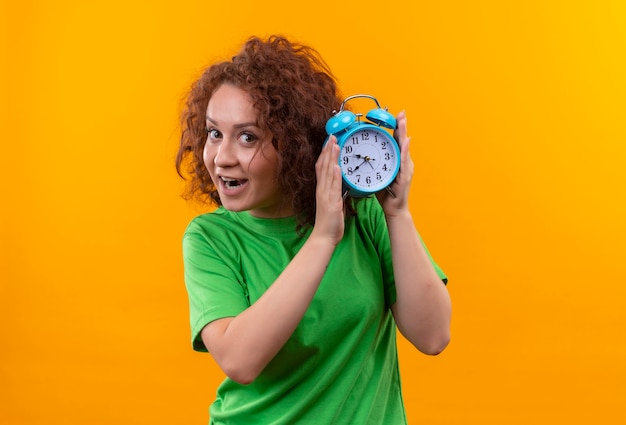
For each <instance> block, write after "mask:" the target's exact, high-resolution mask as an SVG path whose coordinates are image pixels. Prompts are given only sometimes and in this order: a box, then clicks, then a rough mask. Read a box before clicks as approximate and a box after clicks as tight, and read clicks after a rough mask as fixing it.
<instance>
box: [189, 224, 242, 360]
mask: <svg viewBox="0 0 626 425" xmlns="http://www.w3.org/2000/svg"><path fill="white" fill-rule="evenodd" d="M197 227H198V226H193V223H192V224H190V226H189V228H188V229H187V231H186V232H185V234H184V236H183V263H184V270H185V286H186V288H187V295H188V297H189V315H190V324H191V341H192V347H193V349H194V350H196V351H203V352H206V351H208V350H207V348H206V347H205V346H204V343H203V342H202V339H201V338H200V332H201V331H202V329H203V328H204V327H205V326H206V325H207V324H208V323H210V322H212V321H214V320H217V319H221V318H224V317H234V316H237V315H238V314H239V313H241V312H242V311H244V310H245V309H246V308H248V306H249V302H248V297H247V290H246V286H245V284H244V283H243V280H242V278H241V275H240V273H239V272H238V269H237V266H236V264H237V262H236V259H232V258H227V257H226V256H225V255H223V254H220V250H219V249H217V248H216V246H215V245H214V243H212V242H211V240H210V239H209V237H208V235H207V234H206V233H205V232H203V231H202V229H198V228H197Z"/></svg>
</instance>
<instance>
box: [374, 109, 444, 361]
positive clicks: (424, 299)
mask: <svg viewBox="0 0 626 425" xmlns="http://www.w3.org/2000/svg"><path fill="white" fill-rule="evenodd" d="M396 136H397V138H398V141H399V143H400V150H401V158H400V171H399V173H398V176H397V178H396V180H395V182H394V183H393V186H392V190H393V192H394V193H395V194H396V197H392V196H391V195H389V194H388V193H387V192H386V191H382V192H381V193H380V194H379V199H380V202H381V204H382V206H383V209H384V211H385V217H386V220H387V226H388V228H389V239H390V241H391V255H392V259H393V271H394V276H395V282H396V293H397V298H396V302H395V304H393V305H392V307H391V309H392V312H393V315H394V318H395V320H396V323H397V325H398V328H399V329H400V332H402V334H403V335H404V336H405V337H406V338H407V339H408V340H409V341H410V342H411V343H412V344H413V345H414V346H415V347H416V348H417V349H418V350H420V351H421V352H423V353H426V354H432V355H435V354H439V353H440V352H441V351H443V349H444V348H445V347H446V346H447V345H448V342H449V340H450V318H451V303H450V296H449V294H448V291H447V290H446V287H445V285H444V284H443V282H442V281H441V279H440V278H439V276H438V275H437V272H436V271H435V269H434V267H433V266H432V263H431V262H430V259H429V257H428V254H427V253H426V250H425V248H424V246H423V245H422V243H421V240H420V237H419V234H418V233H417V230H416V229H415V226H414V224H413V217H412V215H411V212H410V211H409V208H408V192H409V187H410V184H411V180H412V178H413V161H412V159H411V156H410V153H409V141H410V138H409V137H407V134H406V116H405V114H404V112H401V113H400V114H399V115H398V130H397V134H396Z"/></svg>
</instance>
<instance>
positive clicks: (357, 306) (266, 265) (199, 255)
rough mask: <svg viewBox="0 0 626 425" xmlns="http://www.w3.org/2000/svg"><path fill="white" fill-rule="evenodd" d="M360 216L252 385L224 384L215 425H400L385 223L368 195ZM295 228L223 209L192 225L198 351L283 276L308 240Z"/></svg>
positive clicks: (189, 245) (189, 266) (188, 260)
mask: <svg viewBox="0 0 626 425" xmlns="http://www.w3.org/2000/svg"><path fill="white" fill-rule="evenodd" d="M357 212H358V215H357V217H356V218H354V219H350V220H348V222H347V225H346V229H345V233H344V237H343V239H342V240H341V242H340V243H339V244H338V245H337V247H336V249H335V252H334V253H333V256H332V259H331V261H330V263H329V265H328V268H327V271H326V273H325V275H324V277H323V279H322V281H321V283H320V286H319V288H318V290H317V292H316V294H315V296H314V298H313V300H312V302H311V305H310V306H309V308H308V309H307V311H306V313H305V314H304V317H303V319H302V321H301V322H300V323H299V325H298V327H297V328H296V330H295V332H294V334H293V335H292V336H291V337H290V339H289V340H288V341H287V343H286V344H285V346H284V347H283V348H282V349H281V350H280V351H279V352H278V354H277V355H276V356H275V357H274V359H272V361H271V362H270V363H269V364H268V365H267V367H266V368H265V369H264V370H263V372H261V374H260V375H259V376H258V377H257V379H255V380H254V382H252V383H251V384H249V385H241V384H238V383H236V382H234V381H232V380H231V379H228V378H226V379H225V380H224V382H223V383H222V384H221V385H220V386H219V388H218V390H217V398H216V400H215V402H214V403H213V404H212V405H211V408H210V415H211V424H215V425H217V424H237V425H240V424H241V425H243V424H255V425H257V424H264V425H265V424H277V425H278V424H296V423H298V424H315V425H324V424H333V425H336V424H339V425H341V424H359V425H365V424H376V425H380V424H385V425H395V424H405V423H406V416H405V412H404V405H403V401H402V393H401V388H400V375H399V372H398V360H397V351H396V327H395V322H394V320H393V316H392V314H391V309H390V306H391V305H392V304H393V303H394V302H395V297H396V295H395V286H394V279H393V269H392V262H391V251H390V243H389V236H388V231H387V224H386V221H385V217H384V214H383V211H382V208H381V206H380V204H379V203H378V201H377V200H376V198H374V197H371V198H368V199H364V200H362V201H361V202H359V203H358V207H357ZM295 227H296V222H295V219H293V218H285V219H260V218H255V217H253V216H251V215H250V214H248V213H247V212H242V213H234V212H230V211H227V210H225V209H224V208H218V209H217V210H216V211H214V212H212V213H209V214H204V215H201V216H198V217H196V218H195V219H194V220H193V221H192V222H191V223H190V224H189V227H188V228H187V231H186V232H185V235H184V238H183V253H184V255H183V257H184V265H185V282H186V286H187V291H188V294H189V305H190V316H191V332H192V345H193V348H194V349H195V350H197V351H206V347H205V346H204V344H203V343H202V340H201V338H200V331H201V330H202V328H203V327H204V326H206V325H207V324H208V323H210V322H211V321H213V320H216V319H220V318H223V317H231V316H236V315H238V314H239V313H241V312H242V311H243V310H245V309H246V308H247V307H249V306H250V305H251V304H252V303H254V302H255V301H256V300H257V299H258V298H259V297H260V296H261V295H262V294H263V293H264V292H265V291H266V290H267V288H268V287H269V286H270V285H271V284H272V283H273V282H274V280H275V279H276V278H277V277H278V275H279V274H280V273H281V272H282V271H283V269H284V268H285V267H286V265H287V264H288V263H289V262H290V261H291V259H292V258H293V257H294V256H295V254H296V253H297V252H298V250H299V249H300V248H301V247H302V245H303V244H304V242H305V240H306V238H307V237H308V236H309V234H310V230H309V232H307V233H305V235H304V236H298V234H297V233H296V231H295ZM433 264H434V266H435V269H436V270H437V272H438V273H439V275H440V277H441V278H442V279H444V281H445V280H446V279H447V278H446V276H445V275H444V273H443V272H442V271H441V270H440V269H439V267H438V266H437V265H436V264H435V263H434V262H433ZM294 284H297V282H294Z"/></svg>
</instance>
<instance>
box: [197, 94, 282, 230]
mask: <svg viewBox="0 0 626 425" xmlns="http://www.w3.org/2000/svg"><path fill="white" fill-rule="evenodd" d="M206 126H207V129H208V136H207V140H206V144H205V145H204V155H203V157H204V165H205V166H206V168H207V170H208V171H209V174H210V175H211V179H212V180H213V183H214V184H215V186H216V187H217V191H218V193H219V196H220V200H221V201H222V205H223V206H224V207H225V208H226V209H228V210H231V211H250V214H252V215H253V216H256V217H261V218H280V217H287V216H289V215H291V214H292V211H291V209H290V207H289V206H288V205H289V203H288V202H287V199H286V196H285V194H284V193H283V192H282V191H281V190H280V188H279V186H278V182H277V178H276V177H277V170H278V153H277V152H276V149H275V148H274V146H273V145H272V143H271V142H272V134H271V132H269V131H268V130H263V129H261V128H259V127H258V126H257V112H256V110H255V109H254V107H253V106H252V102H251V100H250V97H249V96H248V93H247V92H245V91H244V90H242V89H240V88H238V87H235V86H233V85H230V84H222V85H221V86H220V87H218V88H217V90H215V92H214V93H213V96H211V99H210V100H209V104H208V107H207V110H206Z"/></svg>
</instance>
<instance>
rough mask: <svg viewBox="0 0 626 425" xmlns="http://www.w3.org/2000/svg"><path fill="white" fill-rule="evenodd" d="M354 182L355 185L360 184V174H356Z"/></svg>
mask: <svg viewBox="0 0 626 425" xmlns="http://www.w3.org/2000/svg"><path fill="white" fill-rule="evenodd" d="M356 182H357V183H360V182H361V175H360V174H357V175H356Z"/></svg>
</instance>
